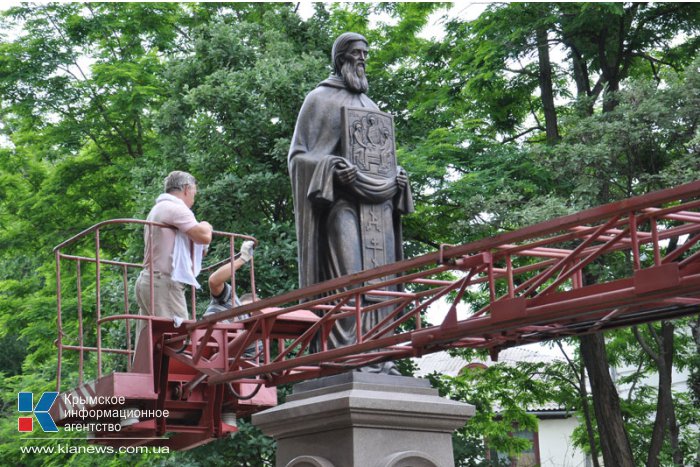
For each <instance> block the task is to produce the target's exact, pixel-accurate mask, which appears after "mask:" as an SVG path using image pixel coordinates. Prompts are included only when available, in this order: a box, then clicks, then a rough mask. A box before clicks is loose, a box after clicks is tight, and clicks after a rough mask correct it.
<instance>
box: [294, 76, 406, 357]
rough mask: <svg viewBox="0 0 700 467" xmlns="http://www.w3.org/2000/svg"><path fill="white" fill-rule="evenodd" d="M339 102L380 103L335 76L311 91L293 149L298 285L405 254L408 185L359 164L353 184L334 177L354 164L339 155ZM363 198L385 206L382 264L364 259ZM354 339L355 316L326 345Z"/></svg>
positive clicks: (372, 317) (369, 321)
mask: <svg viewBox="0 0 700 467" xmlns="http://www.w3.org/2000/svg"><path fill="white" fill-rule="evenodd" d="M342 107H364V108H367V109H371V110H378V108H377V106H376V105H375V104H374V102H372V100H371V99H370V98H369V97H367V95H365V94H362V93H355V92H351V91H349V90H348V89H347V88H346V86H345V83H344V81H343V80H342V78H338V77H335V76H332V77H331V78H329V79H327V80H325V81H323V82H322V83H320V84H319V85H318V87H316V88H315V89H314V90H313V91H311V92H310V93H309V94H308V95H307V96H306V99H305V100H304V104H303V106H302V108H301V110H300V112H299V116H298V118H297V123H296V128H295V130H294V136H293V138H292V144H291V147H290V150H289V156H288V163H289V173H290V176H291V182H292V194H293V197H294V212H295V216H296V232H297V241H298V254H299V285H300V287H306V286H309V285H312V284H315V283H318V282H322V281H325V280H329V279H333V278H336V277H340V276H343V275H347V274H353V273H356V272H359V271H361V270H364V269H370V268H372V267H375V266H381V265H382V264H390V263H393V262H395V261H398V260H401V259H402V257H403V254H402V247H401V222H400V215H401V214H406V213H409V212H412V211H413V199H412V196H411V192H410V188H409V187H408V185H406V187H405V188H404V189H401V188H399V187H398V185H397V182H396V177H395V176H392V177H390V178H386V177H378V176H370V175H368V174H365V173H362V172H361V171H358V174H357V180H356V181H355V182H353V183H352V184H350V185H342V184H340V183H339V182H338V181H335V180H334V172H335V169H336V168H343V167H349V166H351V165H352V164H351V163H350V161H348V160H347V159H345V158H344V157H343V155H342V149H341V131H343V129H342V128H341V108H342ZM363 204H364V205H372V206H373V209H381V210H382V211H384V213H385V215H383V216H382V219H383V221H382V223H383V226H381V228H382V234H383V235H384V244H385V245H386V246H387V248H386V251H385V253H384V254H383V255H382V259H381V261H380V263H379V264H376V262H375V264H363V254H362V251H363V248H366V247H367V245H363V240H362V235H361V233H360V209H361V205H363ZM386 312H387V311H386V310H385V309H382V310H379V311H377V312H372V313H365V314H364V316H363V323H362V329H363V330H364V331H367V330H369V329H371V328H372V327H373V326H374V325H376V324H377V323H378V322H379V321H380V320H381V319H382V317H383V316H384V315H385V314H386ZM354 342H356V336H355V321H354V318H346V319H343V320H339V321H337V322H336V324H335V326H334V327H333V330H332V331H331V334H330V336H329V347H330V348H335V347H341V346H344V345H348V344H352V343H354Z"/></svg>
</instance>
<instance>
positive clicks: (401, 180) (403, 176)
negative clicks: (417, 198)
mask: <svg viewBox="0 0 700 467" xmlns="http://www.w3.org/2000/svg"><path fill="white" fill-rule="evenodd" d="M396 184H397V185H398V186H399V189H401V190H403V189H404V188H406V186H407V185H408V174H407V173H406V171H405V170H404V169H401V168H399V171H398V173H397V174H396Z"/></svg>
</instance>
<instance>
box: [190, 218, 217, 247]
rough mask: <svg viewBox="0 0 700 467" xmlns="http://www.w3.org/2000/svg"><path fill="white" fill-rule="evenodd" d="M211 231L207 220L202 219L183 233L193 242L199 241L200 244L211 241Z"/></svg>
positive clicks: (206, 243)
mask: <svg viewBox="0 0 700 467" xmlns="http://www.w3.org/2000/svg"><path fill="white" fill-rule="evenodd" d="M213 231H214V229H213V228H212V226H211V224H210V223H209V222H207V221H202V222H200V223H198V224H197V225H195V226H194V227H192V228H191V229H190V230H188V231H187V232H185V233H186V234H187V236H188V237H190V238H191V239H192V241H193V242H195V243H199V244H200V245H208V244H210V243H211V238H212V232H213Z"/></svg>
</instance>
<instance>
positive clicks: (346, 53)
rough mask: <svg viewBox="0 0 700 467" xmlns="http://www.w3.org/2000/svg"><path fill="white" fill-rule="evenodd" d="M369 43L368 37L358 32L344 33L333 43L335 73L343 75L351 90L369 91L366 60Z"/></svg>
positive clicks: (332, 53)
mask: <svg viewBox="0 0 700 467" xmlns="http://www.w3.org/2000/svg"><path fill="white" fill-rule="evenodd" d="M368 45H369V44H368V43H367V39H365V37H364V36H363V35H362V34H357V33H356V32H346V33H343V34H341V35H340V36H338V38H337V39H336V40H335V42H334V43H333V50H332V51H331V55H332V59H333V73H335V74H336V75H337V76H342V77H343V79H344V80H345V84H346V85H347V87H348V89H349V90H350V91H353V92H367V89H368V84H367V76H366V75H365V60H366V59H367V51H368Z"/></svg>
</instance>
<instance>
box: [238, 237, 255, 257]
mask: <svg viewBox="0 0 700 467" xmlns="http://www.w3.org/2000/svg"><path fill="white" fill-rule="evenodd" d="M254 247H255V243H254V242H253V241H252V240H246V241H245V242H243V245H241V259H242V260H243V261H245V262H246V263H247V262H248V261H250V259H251V258H252V257H253V252H254V250H253V248H254Z"/></svg>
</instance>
